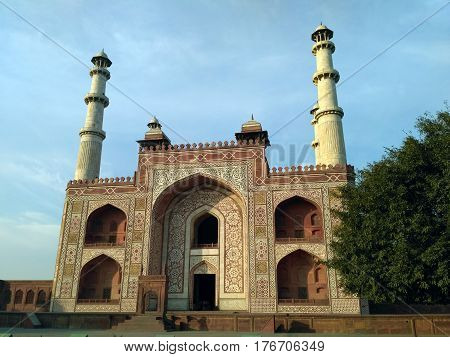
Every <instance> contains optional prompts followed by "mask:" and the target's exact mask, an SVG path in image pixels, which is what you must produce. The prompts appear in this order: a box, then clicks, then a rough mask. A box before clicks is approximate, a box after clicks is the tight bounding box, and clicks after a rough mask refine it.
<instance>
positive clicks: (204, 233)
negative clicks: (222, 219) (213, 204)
mask: <svg viewBox="0 0 450 357" xmlns="http://www.w3.org/2000/svg"><path fill="white" fill-rule="evenodd" d="M192 228H193V230H194V232H193V233H194V234H193V242H192V247H193V248H194V247H195V248H217V247H218V245H219V219H218V218H217V217H216V216H215V215H214V214H213V213H211V212H208V211H204V212H203V213H201V214H200V215H198V216H197V217H196V218H195V219H194V224H193V226H192Z"/></svg>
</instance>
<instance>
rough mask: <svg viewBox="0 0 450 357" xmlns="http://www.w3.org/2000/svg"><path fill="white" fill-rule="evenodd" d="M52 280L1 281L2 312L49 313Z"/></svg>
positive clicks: (0, 304)
mask: <svg viewBox="0 0 450 357" xmlns="http://www.w3.org/2000/svg"><path fill="white" fill-rule="evenodd" d="M52 285H53V281H52V280H8V281H0V310H5V311H27V312H31V311H39V312H44V311H49V307H50V298H51V292H52Z"/></svg>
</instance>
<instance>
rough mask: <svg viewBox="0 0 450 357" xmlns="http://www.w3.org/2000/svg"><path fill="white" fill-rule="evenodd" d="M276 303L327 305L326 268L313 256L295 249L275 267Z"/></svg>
mask: <svg viewBox="0 0 450 357" xmlns="http://www.w3.org/2000/svg"><path fill="white" fill-rule="evenodd" d="M277 293H278V303H279V304H287V305H302V304H309V305H311V304H312V305H327V304H328V303H329V297H328V282H327V274H326V267H325V265H323V264H322V263H320V261H319V260H318V259H317V258H316V257H314V256H313V255H311V254H309V253H307V252H305V251H304V250H301V249H297V250H295V251H293V252H291V253H290V254H288V255H286V256H285V257H284V258H282V259H281V260H280V261H279V263H278V265H277Z"/></svg>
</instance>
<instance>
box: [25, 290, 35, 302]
mask: <svg viewBox="0 0 450 357" xmlns="http://www.w3.org/2000/svg"><path fill="white" fill-rule="evenodd" d="M33 303H34V291H33V290H28V291H27V295H26V296H25V304H33Z"/></svg>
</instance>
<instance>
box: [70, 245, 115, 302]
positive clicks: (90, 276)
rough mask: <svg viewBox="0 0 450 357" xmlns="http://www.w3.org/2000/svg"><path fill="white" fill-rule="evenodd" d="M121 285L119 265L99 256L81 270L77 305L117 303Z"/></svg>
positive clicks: (110, 259) (103, 256) (107, 257)
mask: <svg viewBox="0 0 450 357" xmlns="http://www.w3.org/2000/svg"><path fill="white" fill-rule="evenodd" d="M121 283H122V268H121V266H120V264H119V263H118V262H117V261H116V260H115V259H113V258H111V257H109V256H107V255H105V254H101V255H99V256H97V257H96V258H93V259H91V260H90V261H89V262H87V263H86V264H85V265H84V266H83V268H82V269H81V272H80V279H79V285H78V303H118V302H119V300H120V292H121Z"/></svg>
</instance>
